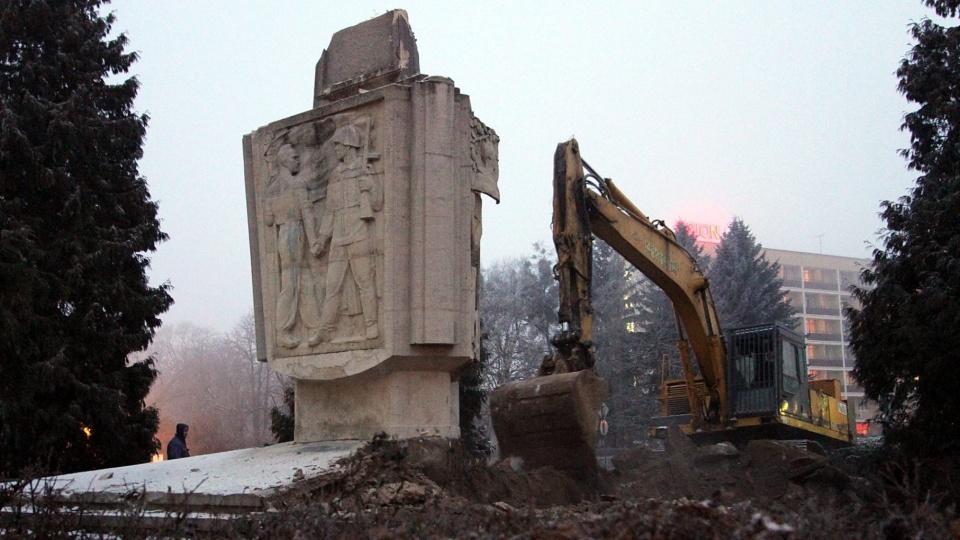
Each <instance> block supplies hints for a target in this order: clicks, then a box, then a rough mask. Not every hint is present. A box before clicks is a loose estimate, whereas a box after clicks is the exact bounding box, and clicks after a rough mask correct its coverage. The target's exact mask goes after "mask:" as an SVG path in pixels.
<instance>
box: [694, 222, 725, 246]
mask: <svg viewBox="0 0 960 540" xmlns="http://www.w3.org/2000/svg"><path fill="white" fill-rule="evenodd" d="M685 225H686V226H687V232H689V233H690V235H691V236H693V237H694V238H696V239H697V242H702V243H705V244H719V243H720V237H721V236H723V232H722V229H721V227H720V226H719V225H710V224H707V223H685Z"/></svg>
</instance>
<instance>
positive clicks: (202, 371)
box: [147, 314, 282, 455]
mask: <svg viewBox="0 0 960 540" xmlns="http://www.w3.org/2000/svg"><path fill="white" fill-rule="evenodd" d="M255 343H256V342H255V334H254V328H253V315H252V314H247V315H245V316H243V317H241V318H240V319H239V320H238V321H237V323H236V324H235V325H234V327H233V328H232V329H231V330H230V331H229V332H226V333H219V332H216V331H214V330H211V329H209V328H203V327H199V326H196V325H194V324H190V323H183V324H177V325H173V326H165V327H163V328H162V329H161V330H160V332H158V333H157V336H156V338H155V339H154V341H153V343H152V344H151V347H150V349H149V351H150V352H151V353H152V354H153V355H154V356H155V357H156V359H157V368H158V369H159V371H160V376H159V377H158V379H157V383H156V384H155V385H154V387H153V389H152V391H151V393H150V395H149V396H148V397H147V402H148V403H150V404H153V405H154V406H156V407H157V408H158V409H159V410H160V432H159V434H158V437H159V438H160V439H161V441H162V442H165V439H167V438H169V437H170V436H172V434H173V432H174V426H175V425H176V424H177V423H181V422H182V423H186V424H190V426H191V428H192V429H191V430H190V434H191V439H190V440H189V441H188V445H189V446H190V448H191V453H192V454H193V455H198V454H204V453H210V452H222V451H225V450H233V449H237V448H245V447H250V446H256V445H259V444H265V443H268V442H270V441H271V440H272V437H271V433H270V407H271V405H274V404H275V403H276V402H278V401H279V400H280V399H281V394H282V380H281V377H280V376H279V375H277V374H275V373H272V372H271V370H270V369H269V368H268V367H267V366H266V365H265V364H263V363H260V362H258V361H257V359H256V351H255Z"/></svg>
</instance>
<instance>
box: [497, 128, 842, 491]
mask: <svg viewBox="0 0 960 540" xmlns="http://www.w3.org/2000/svg"><path fill="white" fill-rule="evenodd" d="M585 166H586V170H587V171H588V172H587V173H586V174H585V173H584V167H585ZM553 194H554V195H553V241H554V245H555V246H556V250H557V264H556V266H555V268H554V273H555V277H556V279H557V280H558V282H559V290H560V309H559V313H558V315H559V319H560V331H559V332H558V334H557V335H556V336H554V337H553V338H552V339H551V343H552V345H553V346H554V349H555V352H554V354H553V355H552V356H549V357H547V358H545V359H544V361H543V363H542V365H541V367H540V371H539V373H538V376H537V377H534V378H532V379H528V380H524V381H515V382H511V383H507V384H505V385H503V386H500V387H499V388H497V389H496V390H494V391H493V392H492V393H491V396H490V410H491V416H492V419H493V428H494V432H495V434H496V437H497V443H498V445H499V447H500V455H501V457H503V458H519V459H520V460H522V463H523V466H524V467H525V468H530V469H533V468H537V467H541V466H547V465H550V466H553V467H556V468H558V469H565V470H569V471H575V472H578V473H587V474H590V473H591V472H595V470H596V457H595V447H596V440H597V430H598V426H599V420H600V419H599V414H598V411H599V409H600V408H601V407H602V404H603V400H604V399H605V398H606V395H607V393H608V385H607V383H606V381H604V380H603V379H601V378H600V377H598V376H597V374H596V371H595V369H594V366H595V364H596V354H595V349H594V344H593V327H592V309H591V306H590V284H591V264H592V250H593V237H594V236H596V237H597V238H599V239H601V240H603V241H604V242H606V243H607V244H608V245H610V247H612V248H613V249H614V250H616V251H617V252H618V253H619V254H620V255H622V256H623V257H624V258H625V259H626V260H627V261H628V262H629V263H630V264H632V265H634V266H635V267H636V268H637V269H638V270H640V271H641V272H642V273H643V274H644V275H645V276H647V277H648V278H649V279H650V280H651V281H652V282H653V283H655V284H656V285H657V286H658V287H660V288H661V289H662V290H663V291H664V292H665V293H666V294H667V296H668V297H669V298H670V301H671V302H672V304H673V309H674V313H675V316H676V320H677V328H678V331H679V335H680V339H679V340H678V343H677V345H678V348H679V354H680V362H681V366H682V371H683V376H682V378H675V379H671V378H666V377H665V378H664V379H663V380H662V383H661V385H660V391H659V395H658V398H657V399H658V400H659V402H660V406H661V416H660V417H658V418H654V419H653V422H652V424H651V425H652V426H653V429H652V431H654V432H660V431H662V430H664V429H665V428H666V427H667V426H669V425H677V426H679V427H680V429H681V430H682V431H683V432H684V433H686V434H687V435H688V436H690V437H691V438H692V439H693V440H694V442H696V443H698V444H711V443H716V442H721V441H729V442H733V443H734V444H737V445H742V444H745V443H746V442H747V441H749V440H753V439H776V440H800V441H815V442H817V443H819V444H820V445H821V446H825V447H840V446H845V445H849V444H851V442H852V441H853V437H854V433H855V430H853V429H852V415H850V416H848V414H847V407H846V402H845V401H843V400H842V399H841V396H840V384H839V382H838V381H835V380H825V381H809V380H808V377H807V362H806V355H805V348H804V341H803V338H802V337H801V336H799V335H797V334H796V333H794V332H792V331H791V330H789V329H788V328H786V327H784V326H781V325H776V324H768V325H761V326H753V327H748V328H739V329H736V330H732V331H729V332H727V333H726V335H724V333H723V332H722V330H721V328H720V322H719V320H718V319H717V312H716V309H715V308H714V305H713V298H712V296H711V294H710V286H709V282H708V281H707V278H706V277H705V276H704V275H703V272H702V271H701V270H700V268H699V267H698V265H697V262H696V260H695V259H694V258H693V257H692V256H691V255H690V254H689V253H688V252H687V251H686V250H685V249H684V248H683V247H682V246H681V245H680V244H679V243H677V241H676V236H675V235H674V233H673V231H671V230H670V229H669V228H668V227H666V225H664V224H663V222H661V221H653V220H651V219H649V218H648V217H647V216H646V215H644V214H643V212H641V211H640V210H639V209H637V207H636V206H634V204H633V203H631V202H630V200H629V199H627V198H626V197H625V196H624V195H623V193H622V192H621V191H620V190H619V189H617V187H616V186H615V185H614V183H613V182H612V181H611V180H610V179H606V178H602V177H601V176H600V175H598V174H597V173H596V172H595V171H594V170H593V169H592V168H591V167H590V166H589V165H588V164H586V163H585V162H584V160H583V159H582V158H581V156H580V150H579V146H578V145H577V141H576V140H573V139H571V140H570V141H567V142H565V143H561V144H560V145H558V147H557V151H556V154H555V155H554V178H553ZM691 349H692V353H693V355H692V358H693V359H695V361H696V367H697V368H698V370H695V369H694V360H693V359H692V358H691Z"/></svg>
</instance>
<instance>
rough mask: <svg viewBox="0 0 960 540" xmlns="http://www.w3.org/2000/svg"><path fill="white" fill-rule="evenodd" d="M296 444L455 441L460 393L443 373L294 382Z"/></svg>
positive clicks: (427, 372)
mask: <svg viewBox="0 0 960 540" xmlns="http://www.w3.org/2000/svg"><path fill="white" fill-rule="evenodd" d="M296 384H297V387H296V428H295V429H296V440H297V441H300V442H310V441H329V440H350V439H360V440H369V439H371V438H372V437H373V436H374V435H376V434H378V433H386V434H387V435H389V436H392V437H396V438H398V439H409V438H414V437H420V436H434V437H436V436H439V437H446V438H451V439H456V438H459V437H460V427H459V399H458V396H459V392H458V388H457V383H456V382H450V375H449V374H448V373H445V372H442V371H395V372H392V373H388V374H386V375H380V374H378V373H364V374H361V375H358V376H355V377H347V378H344V379H336V380H332V381H311V380H304V379H300V380H297V383H296Z"/></svg>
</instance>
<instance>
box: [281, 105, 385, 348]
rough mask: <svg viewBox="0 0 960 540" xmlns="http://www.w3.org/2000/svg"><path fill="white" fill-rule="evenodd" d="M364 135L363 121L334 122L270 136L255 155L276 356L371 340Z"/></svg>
mask: <svg viewBox="0 0 960 540" xmlns="http://www.w3.org/2000/svg"><path fill="white" fill-rule="evenodd" d="M372 135H373V120H372V118H369V117H366V116H362V117H359V118H357V117H352V116H351V117H347V116H343V117H338V118H336V117H335V118H332V119H326V120H323V121H321V122H315V123H311V124H303V125H300V126H296V127H294V128H292V129H290V130H289V131H285V132H282V133H280V134H277V135H276V136H275V137H274V139H273V140H272V142H271V143H270V144H269V145H268V147H267V148H266V150H265V157H266V159H267V161H268V162H269V163H270V164H271V166H270V170H271V174H270V181H269V183H268V185H267V187H266V189H265V190H264V192H263V222H264V224H265V225H267V226H268V231H269V232H268V235H269V236H268V238H267V243H268V246H272V247H270V248H268V251H270V252H273V253H275V256H274V259H273V260H274V265H275V266H274V271H273V272H272V273H273V274H275V275H276V277H275V278H274V286H275V287H276V289H275V291H276V306H275V312H274V316H275V330H276V334H275V343H276V344H277V346H278V347H280V348H282V349H287V350H293V349H298V348H303V347H304V346H306V347H308V348H314V347H318V346H322V345H323V344H324V343H346V342H355V341H363V340H368V339H374V338H376V337H377V336H378V335H379V322H378V321H379V316H378V315H379V312H378V309H377V304H378V302H377V286H376V285H377V284H376V256H377V254H376V250H375V242H374V238H375V235H376V230H375V228H374V222H375V219H376V214H377V212H379V211H381V210H382V207H383V188H382V185H381V184H380V182H379V179H378V178H377V176H376V171H375V168H374V164H373V162H375V161H376V160H377V159H378V158H379V154H377V153H375V152H373V151H372V149H371V147H372V140H373V137H372ZM360 318H362V321H363V323H362V325H359V324H351V321H353V320H354V319H360Z"/></svg>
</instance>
